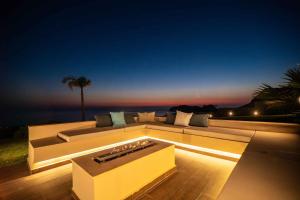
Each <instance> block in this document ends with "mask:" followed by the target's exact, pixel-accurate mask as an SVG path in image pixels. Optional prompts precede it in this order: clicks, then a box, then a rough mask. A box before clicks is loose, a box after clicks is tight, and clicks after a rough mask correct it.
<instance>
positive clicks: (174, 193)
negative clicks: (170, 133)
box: [0, 149, 236, 200]
mask: <svg viewBox="0 0 300 200" xmlns="http://www.w3.org/2000/svg"><path fill="white" fill-rule="evenodd" d="M176 164H177V173H175V174H174V175H172V176H171V177H170V178H169V179H167V180H166V181H165V182H163V183H162V184H160V185H159V186H158V187H156V188H154V189H153V190H151V191H149V192H148V193H147V194H145V195H144V196H143V197H142V199H143V200H153V199H172V200H174V199H184V200H189V199H191V200H194V199H199V200H211V199H216V198H217V195H218V194H219V192H220V190H221V189H222V187H223V185H224V184H225V182H226V180H227V178H228V177H229V175H230V173H231V171H232V169H233V168H234V166H235V164H236V162H233V161H228V160H222V159H218V158H213V157H209V156H205V155H201V154H197V153H192V152H187V151H184V150H179V149H176ZM71 170H72V166H71V164H67V165H64V166H60V167H57V168H54V169H50V170H47V171H44V172H40V173H36V174H33V175H29V176H25V177H22V178H18V179H15V180H10V181H5V182H3V181H2V183H0V199H1V200H2V199H3V200H19V199H29V200H38V199H39V200H40V199H47V200H48V199H49V200H52V199H53V200H54V199H63V200H70V199H72V197H71V188H72V176H71ZM0 172H1V169H0ZM16 173H18V172H16Z"/></svg>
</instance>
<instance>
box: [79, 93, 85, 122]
mask: <svg viewBox="0 0 300 200" xmlns="http://www.w3.org/2000/svg"><path fill="white" fill-rule="evenodd" d="M80 95H81V120H82V121H85V111H84V94H83V87H80Z"/></svg>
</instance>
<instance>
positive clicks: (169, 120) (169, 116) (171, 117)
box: [165, 112, 176, 124]
mask: <svg viewBox="0 0 300 200" xmlns="http://www.w3.org/2000/svg"><path fill="white" fill-rule="evenodd" d="M175 118H176V113H171V112H167V119H166V121H165V123H166V124H174V122H175Z"/></svg>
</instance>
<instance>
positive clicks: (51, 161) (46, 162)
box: [33, 136, 148, 170]
mask: <svg viewBox="0 0 300 200" xmlns="http://www.w3.org/2000/svg"><path fill="white" fill-rule="evenodd" d="M147 138H148V137H146V136H142V137H138V138H134V139H130V140H126V141H123V142H117V143H113V144H110V145H106V146H101V147H97V148H93V149H89V150H85V151H81V152H77V153H72V154H68V155H64V156H61V157H57V158H52V159H49V160H44V161H41V162H37V163H34V166H33V170H35V169H39V168H42V167H46V166H49V165H53V164H57V163H60V162H64V161H67V160H70V159H72V158H76V157H79V156H84V155H87V154H90V153H95V152H97V151H102V150H105V149H109V148H113V147H116V146H119V145H123V144H127V143H130V142H135V141H137V140H143V139H147Z"/></svg>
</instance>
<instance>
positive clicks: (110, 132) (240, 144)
mask: <svg viewBox="0 0 300 200" xmlns="http://www.w3.org/2000/svg"><path fill="white" fill-rule="evenodd" d="M160 121H162V120H161V119H160ZM254 133H255V130H241V129H235V128H224V127H192V126H189V127H184V126H175V125H170V124H165V123H163V122H155V123H153V122H151V123H133V124H129V125H127V126H125V127H121V128H115V127H99V128H98V127H96V122H95V121H86V122H74V123H63V124H51V125H41V126H30V127H29V144H28V145H29V155H28V165H29V168H30V170H31V171H32V172H35V171H39V170H40V169H44V168H47V167H49V166H53V165H56V164H60V163H63V162H68V161H69V160H70V159H71V158H74V157H77V156H80V155H84V154H87V153H91V152H95V151H99V150H101V149H104V148H108V147H111V146H112V145H116V144H119V143H126V142H130V141H132V140H136V139H139V138H145V137H151V138H154V139H159V140H164V141H169V142H172V143H176V146H178V147H179V146H181V147H184V148H188V149H189V148H190V147H193V148H194V149H193V150H195V149H196V150H198V151H204V153H205V151H206V153H207V152H209V153H210V154H218V152H219V153H220V152H221V153H222V152H224V155H233V157H232V158H234V159H238V158H239V156H240V155H241V154H242V153H243V151H244V150H245V148H246V146H247V144H248V142H249V141H250V140H251V137H252V136H253V135H254ZM196 147H199V148H198V149H197V148H196ZM219 156H220V155H219ZM232 158H231V159H232Z"/></svg>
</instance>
